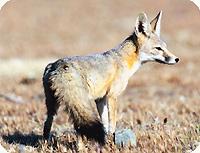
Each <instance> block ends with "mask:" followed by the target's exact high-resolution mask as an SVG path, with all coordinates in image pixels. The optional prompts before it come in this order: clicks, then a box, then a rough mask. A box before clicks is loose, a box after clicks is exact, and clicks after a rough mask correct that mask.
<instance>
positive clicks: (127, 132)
mask: <svg viewBox="0 0 200 153" xmlns="http://www.w3.org/2000/svg"><path fill="white" fill-rule="evenodd" d="M114 142H115V144H116V145H117V146H118V147H125V146H136V136H135V133H134V132H133V131H132V130H131V129H121V130H116V131H115V134H114Z"/></svg>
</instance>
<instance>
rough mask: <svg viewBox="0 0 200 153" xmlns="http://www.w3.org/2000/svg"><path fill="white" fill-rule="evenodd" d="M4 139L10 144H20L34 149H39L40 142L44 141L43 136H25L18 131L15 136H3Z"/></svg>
mask: <svg viewBox="0 0 200 153" xmlns="http://www.w3.org/2000/svg"><path fill="white" fill-rule="evenodd" d="M2 138H3V139H4V140H5V141H6V142H7V143H9V144H12V143H18V144H23V145H25V146H33V147H37V146H38V145H39V141H41V140H43V137H42V136H41V135H37V134H35V133H30V134H23V133H21V132H18V131H17V132H15V133H14V134H8V135H3V136H2Z"/></svg>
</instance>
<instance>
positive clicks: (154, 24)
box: [150, 11, 162, 36]
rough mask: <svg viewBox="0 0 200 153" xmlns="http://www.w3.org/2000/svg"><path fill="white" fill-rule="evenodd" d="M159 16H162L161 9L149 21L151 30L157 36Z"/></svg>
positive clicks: (159, 23) (158, 33) (159, 25)
mask: <svg viewBox="0 0 200 153" xmlns="http://www.w3.org/2000/svg"><path fill="white" fill-rule="evenodd" d="M161 18H162V11H160V12H159V13H158V15H157V16H156V17H155V18H154V19H153V20H152V21H151V23H150V24H151V28H152V31H153V32H154V33H156V34H157V35H158V36H160V27H161Z"/></svg>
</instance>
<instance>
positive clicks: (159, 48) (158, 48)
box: [155, 47, 163, 50]
mask: <svg viewBox="0 0 200 153" xmlns="http://www.w3.org/2000/svg"><path fill="white" fill-rule="evenodd" d="M155 49H157V50H163V49H162V48H161V47H155Z"/></svg>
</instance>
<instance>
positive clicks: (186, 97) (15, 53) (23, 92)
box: [0, 0, 200, 153]
mask: <svg viewBox="0 0 200 153" xmlns="http://www.w3.org/2000/svg"><path fill="white" fill-rule="evenodd" d="M172 2H173V4H174V5H171V4H172ZM152 4H153V5H152ZM160 9H163V11H164V18H163V19H164V20H163V32H164V38H165V39H166V40H167V42H168V44H169V48H170V49H173V50H174V51H173V52H174V53H176V55H177V56H178V57H180V59H181V62H180V63H179V64H177V65H175V66H166V65H160V64H147V65H144V66H143V68H141V69H140V70H139V72H137V73H136V74H135V75H134V76H133V77H132V78H131V80H130V82H129V85H128V88H127V90H126V91H125V92H124V94H123V95H122V96H121V97H120V98H119V108H120V109H119V113H118V118H119V122H118V123H117V127H118V128H125V127H128V128H131V129H132V130H133V131H134V132H135V133H136V136H137V146H135V147H127V148H123V149H118V148H116V146H115V145H114V144H113V143H112V142H108V144H106V146H104V147H101V146H99V145H98V144H97V143H95V142H93V141H88V140H86V139H81V138H80V137H78V138H77V137H76V135H74V134H73V133H70V132H68V131H71V130H73V127H72V125H71V124H70V122H69V118H68V116H67V114H65V113H63V112H62V111H60V112H59V115H58V116H57V118H56V119H55V121H54V124H53V128H52V132H53V134H54V136H55V137H54V139H53V141H52V142H51V143H50V144H48V143H47V142H44V141H43V140H42V129H43V122H44V120H45V112H46V109H45V105H44V94H43V88H42V82H41V77H42V76H41V74H42V69H43V67H44V65H45V63H46V64H47V61H49V60H48V59H50V60H51V59H52V58H55V57H59V56H66V55H75V54H86V53H89V52H88V51H90V53H91V52H92V50H104V49H108V48H111V47H113V46H115V45H116V44H118V43H119V42H120V41H121V40H122V39H123V38H124V37H125V36H127V35H128V34H129V33H130V32H131V31H132V29H133V26H134V22H135V17H136V15H137V14H138V13H139V12H141V11H144V10H145V11H146V12H147V13H148V14H150V15H151V17H152V16H153V14H155V12H157V10H160ZM91 12H92V13H91ZM195 13H196V14H195ZM24 14H26V15H27V16H26V17H24V16H23V15H24ZM198 14H199V12H198V9H197V8H196V7H195V6H193V5H192V3H190V2H189V1H188V2H187V1H183V2H180V1H178V0H173V1H172V0H168V1H161V2H156V4H155V1H153V0H142V1H129V0H128V1H126V2H124V1H119V0H113V1H109V2H107V1H106V2H100V1H93V0H90V1H88V2H87V3H86V2H85V1H83V2H82V1H80V2H79V3H78V2H76V1H62V0H58V1H52V2H50V1H47V0H43V1H38V0H21V1H13V2H12V3H10V4H8V5H7V6H6V7H5V8H4V9H3V10H2V11H1V13H0V16H1V19H0V21H1V22H0V34H1V37H0V56H1V58H0V76H1V77H0V95H1V94H3V95H6V96H9V95H14V96H16V97H20V98H21V99H22V100H23V103H15V102H10V101H9V100H8V99H5V97H4V98H2V97H1V96H0V136H1V137H0V144H1V145H2V146H4V147H5V148H6V149H7V150H8V151H9V152H23V151H24V152H77V151H78V150H79V151H80V152H99V151H100V150H102V152H137V153H138V152H158V153H160V152H170V153H171V152H187V151H188V150H193V149H194V148H195V147H196V146H195V145H196V144H197V142H200V107H199V102H200V88H199V84H200V79H199V78H200V71H199V66H200V60H199V57H200V52H199V50H200V47H199V44H200V38H199V35H200V33H199V30H198V29H199V26H200V20H199V16H198ZM191 27H192V28H191ZM74 50H76V52H73V51H74ZM66 51H67V52H66ZM70 51H71V52H70ZM38 57H39V58H40V59H38ZM16 58H17V59H18V60H17V62H16V60H14V61H13V59H16Z"/></svg>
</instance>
